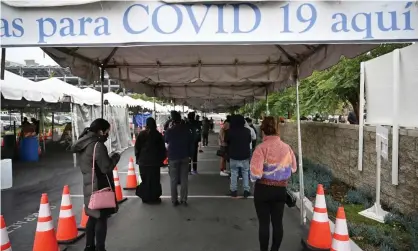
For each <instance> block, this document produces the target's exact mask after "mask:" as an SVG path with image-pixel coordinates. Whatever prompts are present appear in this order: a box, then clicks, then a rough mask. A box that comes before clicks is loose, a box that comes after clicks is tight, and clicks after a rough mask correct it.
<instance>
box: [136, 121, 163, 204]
mask: <svg viewBox="0 0 418 251" xmlns="http://www.w3.org/2000/svg"><path fill="white" fill-rule="evenodd" d="M135 157H136V163H137V164H138V165H139V173H140V175H141V180H142V182H141V184H140V185H139V187H138V190H137V195H138V196H139V197H140V198H141V199H142V202H143V203H160V202H161V198H160V196H161V195H162V189H161V183H160V176H161V175H160V167H162V166H163V162H164V160H165V158H166V148H165V143H164V138H163V135H161V133H160V132H159V131H158V130H157V124H156V122H155V120H154V118H148V119H147V121H146V129H145V130H144V131H141V132H140V133H139V135H138V137H137V138H136V142H135Z"/></svg>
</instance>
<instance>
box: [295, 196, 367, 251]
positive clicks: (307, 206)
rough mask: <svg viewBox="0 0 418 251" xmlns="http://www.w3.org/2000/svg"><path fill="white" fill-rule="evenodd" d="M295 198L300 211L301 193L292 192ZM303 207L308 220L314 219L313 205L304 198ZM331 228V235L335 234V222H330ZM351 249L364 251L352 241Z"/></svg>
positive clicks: (352, 250)
mask: <svg viewBox="0 0 418 251" xmlns="http://www.w3.org/2000/svg"><path fill="white" fill-rule="evenodd" d="M291 193H292V194H293V196H295V198H297V199H296V207H297V208H299V209H300V207H301V201H300V198H299V192H293V191H291ZM303 206H304V208H305V215H306V218H307V219H308V220H311V219H312V217H313V203H312V202H311V201H310V200H309V199H308V198H306V197H304V198H303ZM329 226H330V228H331V233H332V234H333V233H334V228H335V226H334V222H332V221H331V220H329ZM350 247H351V251H363V249H361V248H360V247H359V246H358V245H357V244H356V243H355V242H354V241H353V240H352V239H350Z"/></svg>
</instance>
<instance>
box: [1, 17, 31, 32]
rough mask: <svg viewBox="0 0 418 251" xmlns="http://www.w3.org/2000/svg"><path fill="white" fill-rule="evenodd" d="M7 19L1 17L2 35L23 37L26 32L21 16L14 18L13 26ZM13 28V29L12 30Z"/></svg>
mask: <svg viewBox="0 0 418 251" xmlns="http://www.w3.org/2000/svg"><path fill="white" fill-rule="evenodd" d="M9 25H10V24H9V21H7V19H3V18H2V19H1V27H0V30H1V35H0V37H22V36H23V34H24V33H25V31H24V29H23V26H22V25H23V20H22V19H21V18H15V19H13V20H12V27H10V26H9ZM10 29H11V30H10Z"/></svg>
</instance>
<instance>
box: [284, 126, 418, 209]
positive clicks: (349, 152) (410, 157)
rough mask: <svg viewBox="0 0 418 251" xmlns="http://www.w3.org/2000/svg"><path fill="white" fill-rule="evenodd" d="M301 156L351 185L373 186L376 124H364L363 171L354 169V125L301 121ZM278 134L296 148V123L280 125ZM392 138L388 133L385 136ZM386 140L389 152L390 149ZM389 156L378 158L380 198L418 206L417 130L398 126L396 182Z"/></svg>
mask: <svg viewBox="0 0 418 251" xmlns="http://www.w3.org/2000/svg"><path fill="white" fill-rule="evenodd" d="M301 128H302V146H303V156H304V157H305V158H308V159H310V160H312V161H314V162H316V163H319V164H323V165H326V166H328V167H329V168H331V170H332V172H333V174H334V176H335V177H337V178H338V179H340V180H341V181H343V182H345V183H346V184H349V185H351V186H354V187H356V188H359V187H368V188H370V189H372V191H375V186H376V128H375V127H372V126H365V128H364V149H363V152H364V155H363V171H361V172H360V171H358V169H357V161H358V160H357V156H358V131H359V129H358V126H355V125H348V124H333V123H316V122H302V124H301ZM280 135H281V138H282V140H283V141H284V142H286V143H288V144H290V145H291V146H292V148H293V149H294V151H295V152H297V149H298V148H297V126H296V123H286V124H283V125H281V131H280ZM389 137H390V138H392V136H391V135H390V136H389ZM391 146H392V140H391V139H390V141H389V154H391V153H392V148H391ZM391 161H392V160H391V156H389V160H388V161H386V160H383V159H382V176H381V182H382V183H381V199H382V202H383V203H385V204H387V205H390V206H394V207H396V208H398V209H400V210H402V211H403V212H404V213H408V212H412V211H417V210H418V130H406V129H401V130H400V142H399V185H398V186H394V185H392V184H391V169H392V167H391V166H392V164H391V163H392V162H391Z"/></svg>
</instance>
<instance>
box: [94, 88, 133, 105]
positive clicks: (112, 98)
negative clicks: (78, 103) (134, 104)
mask: <svg viewBox="0 0 418 251" xmlns="http://www.w3.org/2000/svg"><path fill="white" fill-rule="evenodd" d="M99 94H100V92H99ZM104 99H105V100H107V101H109V104H110V105H114V106H119V107H126V106H127V105H128V103H127V102H126V100H125V99H124V98H123V97H122V96H119V95H118V94H116V93H114V92H108V93H106V94H104Z"/></svg>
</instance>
